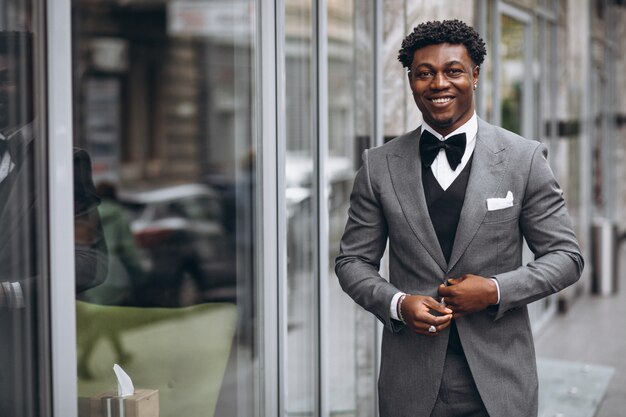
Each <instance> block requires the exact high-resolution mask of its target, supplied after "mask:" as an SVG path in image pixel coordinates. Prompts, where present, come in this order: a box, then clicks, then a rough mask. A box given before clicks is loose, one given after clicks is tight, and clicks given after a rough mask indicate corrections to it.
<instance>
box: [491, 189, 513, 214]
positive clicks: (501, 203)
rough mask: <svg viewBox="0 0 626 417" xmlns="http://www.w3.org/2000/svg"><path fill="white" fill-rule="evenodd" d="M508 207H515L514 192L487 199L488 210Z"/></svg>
mask: <svg viewBox="0 0 626 417" xmlns="http://www.w3.org/2000/svg"><path fill="white" fill-rule="evenodd" d="M507 207H513V193H512V192H510V191H509V192H508V193H506V197H504V198H488V199H487V210H488V211H494V210H502V209H505V208H507Z"/></svg>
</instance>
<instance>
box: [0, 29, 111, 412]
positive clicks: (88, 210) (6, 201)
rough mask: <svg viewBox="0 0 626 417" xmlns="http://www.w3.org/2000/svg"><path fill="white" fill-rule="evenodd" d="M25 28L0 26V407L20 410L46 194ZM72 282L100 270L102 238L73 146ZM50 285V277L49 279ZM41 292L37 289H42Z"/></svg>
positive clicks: (90, 282) (30, 386)
mask: <svg viewBox="0 0 626 417" xmlns="http://www.w3.org/2000/svg"><path fill="white" fill-rule="evenodd" d="M32 42H33V40H32V34H30V33H25V32H0V231H1V236H2V238H1V239H0V265H1V267H0V334H2V338H1V340H0V415H3V416H21V415H34V414H28V413H29V412H30V411H28V410H31V411H32V409H33V408H34V407H36V405H35V404H33V402H34V401H35V400H34V399H35V398H36V394H37V393H36V392H33V390H34V387H37V386H38V385H37V384H38V383H37V381H38V378H37V372H38V370H37V369H36V366H33V364H32V360H33V358H35V357H38V355H40V354H41V352H40V351H39V350H38V334H39V333H38V332H37V320H39V317H40V316H39V315H40V312H38V310H37V305H38V295H37V291H38V290H39V289H40V288H42V287H43V285H44V283H45V281H46V280H45V278H44V277H42V271H43V269H42V259H43V253H41V250H40V244H41V241H42V239H44V236H45V235H44V234H43V233H42V230H41V228H40V227H38V225H39V219H40V218H42V216H43V215H44V214H43V211H42V208H43V207H44V204H45V198H44V196H43V195H40V194H39V193H38V192H37V186H36V184H37V180H36V178H35V172H36V165H35V150H36V151H37V152H42V151H43V146H41V145H38V144H37V139H36V137H35V132H36V131H35V123H34V111H33V99H32V97H33V76H32V73H33V67H32V62H33V58H32V52H33V49H32ZM74 170H75V180H74V188H75V195H74V202H75V240H76V246H75V248H76V249H75V257H76V290H77V291H82V290H84V289H87V288H90V287H93V286H95V285H97V284H99V283H101V282H102V281H103V280H104V278H105V276H106V268H107V266H106V244H105V242H104V239H103V237H102V232H101V227H100V221H99V216H98V212H97V209H96V208H97V204H98V202H99V199H98V197H97V196H96V194H95V189H94V186H93V182H92V180H91V163H90V160H89V157H88V155H87V153H86V152H84V151H80V150H76V151H75V152H74ZM50 285H54V283H51V284H50ZM42 295H43V294H39V296H42Z"/></svg>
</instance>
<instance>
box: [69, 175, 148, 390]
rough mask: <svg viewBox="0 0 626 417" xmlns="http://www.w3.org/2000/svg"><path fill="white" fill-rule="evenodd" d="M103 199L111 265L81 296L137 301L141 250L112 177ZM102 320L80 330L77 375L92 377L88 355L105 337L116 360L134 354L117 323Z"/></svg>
mask: <svg viewBox="0 0 626 417" xmlns="http://www.w3.org/2000/svg"><path fill="white" fill-rule="evenodd" d="M96 191H97V193H98V196H99V197H100V198H101V199H102V202H101V204H100V206H99V207H98V212H99V213H100V217H101V219H102V228H103V229H104V237H105V238H106V242H107V249H108V255H109V256H108V258H109V268H108V273H107V279H106V281H105V282H104V283H103V284H102V285H99V286H97V287H95V288H92V289H89V290H87V291H85V292H83V293H82V294H80V296H79V298H80V299H81V300H85V301H89V302H91V303H94V304H103V305H118V306H124V305H126V306H129V305H137V300H138V297H137V296H138V295H139V292H140V291H141V287H142V285H143V284H144V274H143V271H142V269H141V264H140V260H139V252H138V250H137V247H136V246H135V241H134V238H133V234H132V232H131V230H130V219H129V218H128V215H127V214H126V212H125V211H124V208H123V207H122V205H121V204H120V203H119V202H118V200H117V187H116V186H115V184H113V183H111V182H109V181H102V182H100V183H98V186H97V187H96ZM100 324H101V323H100V322H99V321H97V320H95V321H94V325H93V326H90V328H89V331H87V332H83V333H84V334H78V335H77V338H78V341H79V343H78V344H79V347H80V348H79V351H78V376H79V377H80V378H83V379H90V378H92V377H93V375H92V373H91V370H90V369H89V359H90V357H91V355H92V354H93V350H94V348H95V347H96V344H97V342H98V340H100V338H106V339H107V340H108V341H109V342H110V343H111V346H112V347H113V351H114V353H115V362H117V363H118V364H120V365H125V364H126V363H127V362H128V361H129V360H130V358H131V354H130V353H129V352H127V351H126V350H125V349H124V346H123V344H122V338H121V331H120V328H119V326H117V323H104V325H100Z"/></svg>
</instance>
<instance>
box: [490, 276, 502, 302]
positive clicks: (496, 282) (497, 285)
mask: <svg viewBox="0 0 626 417" xmlns="http://www.w3.org/2000/svg"><path fill="white" fill-rule="evenodd" d="M490 279H491V280H492V281H493V282H495V284H496V288H497V289H498V302H497V303H496V305H498V304H500V284H498V280H497V279H495V278H490Z"/></svg>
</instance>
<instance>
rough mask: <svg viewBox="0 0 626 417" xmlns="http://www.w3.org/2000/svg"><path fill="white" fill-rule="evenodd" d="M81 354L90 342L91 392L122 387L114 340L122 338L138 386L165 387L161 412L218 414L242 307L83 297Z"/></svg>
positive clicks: (86, 382)
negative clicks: (133, 303) (134, 303)
mask: <svg viewBox="0 0 626 417" xmlns="http://www.w3.org/2000/svg"><path fill="white" fill-rule="evenodd" d="M76 316H77V319H76V320H77V339H78V355H79V358H80V357H81V355H82V354H83V353H84V352H85V349H86V348H87V347H88V346H89V345H93V350H92V352H91V353H90V355H89V358H88V363H89V368H90V370H91V372H92V378H91V379H82V378H79V380H78V394H79V396H81V397H89V396H91V395H95V394H98V393H100V392H103V391H107V390H111V389H116V387H117V384H116V382H115V375H114V373H113V369H112V368H113V364H114V363H115V361H117V360H118V359H117V358H116V354H115V353H114V349H113V348H112V344H111V343H110V340H107V339H110V338H111V337H119V340H120V342H121V345H122V346H123V350H124V352H125V353H127V354H128V355H129V358H130V359H129V360H128V362H127V363H125V364H124V365H122V367H123V368H124V370H125V371H126V372H127V373H128V374H129V375H130V376H131V378H132V379H133V383H134V385H135V388H150V389H158V390H159V402H160V408H161V414H160V415H161V416H162V417H169V416H185V417H195V416H198V417H200V416H202V417H207V416H213V414H214V413H215V406H216V403H217V399H218V396H219V392H220V387H221V384H222V380H223V378H224V372H225V370H226V364H227V362H228V357H229V354H230V349H231V345H232V341H233V336H234V334H235V326H236V320H237V312H236V306H235V305H233V304H228V303H209V304H200V305H197V306H192V307H185V308H138V307H114V306H102V305H96V304H89V303H85V302H81V301H78V302H77V306H76Z"/></svg>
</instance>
